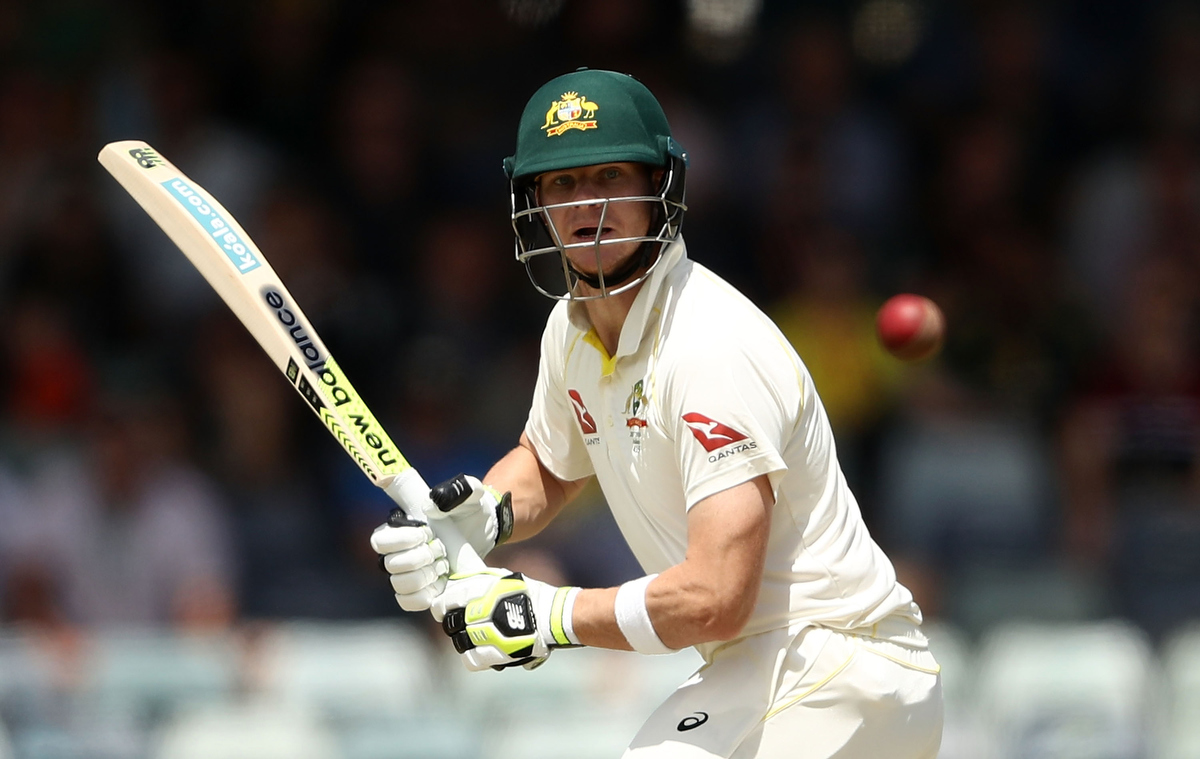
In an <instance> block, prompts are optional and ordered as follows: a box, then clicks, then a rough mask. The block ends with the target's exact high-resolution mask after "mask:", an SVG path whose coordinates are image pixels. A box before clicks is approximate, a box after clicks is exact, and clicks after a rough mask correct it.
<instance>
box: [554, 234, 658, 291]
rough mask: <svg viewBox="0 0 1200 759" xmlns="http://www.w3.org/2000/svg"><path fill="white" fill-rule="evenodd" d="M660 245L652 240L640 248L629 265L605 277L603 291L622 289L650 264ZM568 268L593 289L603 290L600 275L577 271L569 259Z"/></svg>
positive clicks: (631, 257)
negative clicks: (640, 270) (615, 288)
mask: <svg viewBox="0 0 1200 759" xmlns="http://www.w3.org/2000/svg"><path fill="white" fill-rule="evenodd" d="M658 245H659V243H657V242H654V241H651V240H647V241H645V242H643V243H642V244H641V245H640V246H638V253H637V254H636V255H633V256H630V257H629V261H628V263H626V264H625V265H624V266H622V267H621V268H620V269H618V270H616V271H615V272H613V273H612V274H610V275H606V276H605V277H604V285H603V289H605V290H608V289H611V288H614V287H620V286H621V285H623V284H625V283H626V282H628V281H629V280H631V279H633V275H634V274H636V273H637V271H638V269H641V268H642V267H644V266H646V265H648V264H649V263H650V258H651V257H652V256H653V254H654V252H655V249H656V248H657V247H658ZM567 268H568V269H570V270H571V273H572V274H574V275H575V276H577V277H579V278H580V279H582V280H583V281H584V282H586V283H587V284H588V285H590V286H591V287H593V288H595V289H596V290H600V289H601V284H600V276H599V273H597V274H596V275H595V276H593V275H591V274H586V273H584V272H582V271H580V270H579V269H576V268H575V265H574V264H572V263H571V259H569V258H568V259H567Z"/></svg>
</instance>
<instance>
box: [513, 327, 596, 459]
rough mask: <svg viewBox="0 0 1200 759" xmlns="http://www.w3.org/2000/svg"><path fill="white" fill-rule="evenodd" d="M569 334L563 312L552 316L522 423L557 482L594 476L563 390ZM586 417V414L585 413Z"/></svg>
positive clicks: (574, 415)
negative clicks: (531, 399) (524, 419)
mask: <svg viewBox="0 0 1200 759" xmlns="http://www.w3.org/2000/svg"><path fill="white" fill-rule="evenodd" d="M571 332H572V330H571V329H570V328H569V325H568V322H567V319H566V312H565V310H561V309H555V310H554V311H553V312H551V315H550V319H549V321H548V322H547V324H546V331H545V332H543V333H542V357H541V361H540V363H539V364H538V378H537V385H536V386H535V387H534V390H533V405H532V407H531V408H530V410H529V419H528V421H526V422H525V435H526V436H527V437H528V438H529V442H531V443H533V448H534V450H535V451H536V452H537V457H538V460H539V461H541V462H542V466H544V467H546V469H548V470H550V473H551V474H553V475H554V476H555V477H557V478H558V479H560V480H564V481H568V482H569V481H571V480H580V479H583V478H584V477H588V476H591V475H592V474H594V473H595V470H594V469H593V468H592V460H591V458H590V457H589V456H588V453H587V447H586V446H585V445H584V441H583V435H582V433H581V432H580V430H579V426H578V424H579V423H578V422H577V421H576V411H575V410H574V406H573V405H572V403H571V398H570V395H569V394H568V392H567V390H568V389H567V387H566V356H567V346H566V345H565V343H566V341H567V340H568V339H569V338H568V335H569V334H570V333H571ZM584 413H586V412H584Z"/></svg>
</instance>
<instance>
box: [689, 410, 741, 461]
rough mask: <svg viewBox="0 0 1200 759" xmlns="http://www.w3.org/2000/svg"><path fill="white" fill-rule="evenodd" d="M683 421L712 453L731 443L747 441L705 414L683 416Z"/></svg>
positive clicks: (730, 428)
mask: <svg viewBox="0 0 1200 759" xmlns="http://www.w3.org/2000/svg"><path fill="white" fill-rule="evenodd" d="M683 421H684V422H685V423H686V424H687V426H688V429H690V430H691V431H692V435H693V436H694V437H695V438H696V440H698V441H700V445H702V446H704V450H706V451H708V452H709V453H712V452H713V451H715V450H717V449H718V448H724V447H725V446H727V445H729V444H730V443H737V442H739V441H742V440H745V439H746V436H745V435H743V434H742V433H740V432H738V431H737V430H735V429H734V428H732V427H727V426H726V425H724V424H721V423H720V422H718V421H717V420H715V419H709V418H708V417H707V416H705V415H704V414H697V413H696V412H695V411H693V412H691V413H690V414H684V415H683Z"/></svg>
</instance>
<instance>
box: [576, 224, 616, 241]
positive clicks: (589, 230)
mask: <svg viewBox="0 0 1200 759" xmlns="http://www.w3.org/2000/svg"><path fill="white" fill-rule="evenodd" d="M598 229H599V228H598V227H580V228H579V229H576V230H575V232H574V233H573V234H572V235H571V236H572V237H574V238H575V241H576V242H595V240H596V232H597V230H598ZM599 232H600V239H601V240H603V239H605V238H606V237H612V236H613V233H614V230H613V228H612V227H604V228H603V229H599Z"/></svg>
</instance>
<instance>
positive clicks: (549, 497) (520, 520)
mask: <svg viewBox="0 0 1200 759" xmlns="http://www.w3.org/2000/svg"><path fill="white" fill-rule="evenodd" d="M483 481H484V482H486V483H487V484H488V485H491V486H492V487H494V488H496V489H497V490H499V491H501V492H510V493H512V507H513V532H512V537H511V538H510V542H515V541H518V540H524V539H526V538H530V537H532V536H534V535H536V534H538V533H539V532H541V531H542V529H544V528H545V527H546V525H548V524H549V523H550V521H551V520H553V519H554V517H555V516H557V515H558V512H559V511H561V510H562V507H563V505H564V504H566V503H568V502H569V501H570V500H571V499H572V498H574V497H575V495H576V494H578V492H579V490H580V489H581V488H582V484H577V483H563V482H561V481H560V480H558V479H557V478H556V477H554V475H552V474H550V472H548V471H547V470H546V468H545V467H543V466H542V465H541V462H539V461H538V459H537V456H536V455H535V454H534V453H533V450H532V447H531V446H529V445H528V442H527V440H526V438H525V436H524V435H522V436H521V445H518V446H517V447H516V448H513V449H512V450H511V451H509V452H508V454H507V455H506V456H504V458H502V459H500V461H498V462H497V463H496V465H495V466H493V467H492V468H491V470H489V471H488V473H487V476H486V477H484V478H483Z"/></svg>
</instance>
